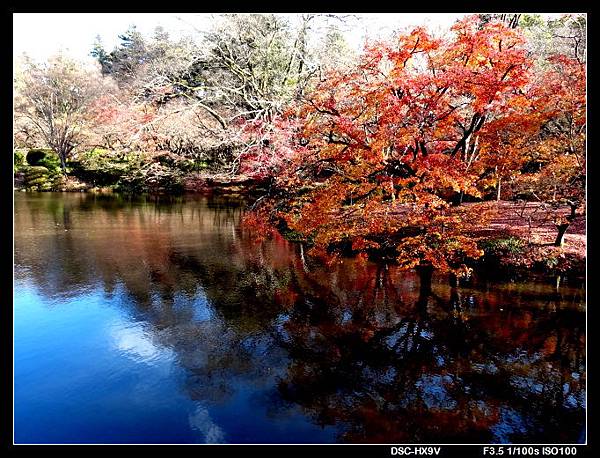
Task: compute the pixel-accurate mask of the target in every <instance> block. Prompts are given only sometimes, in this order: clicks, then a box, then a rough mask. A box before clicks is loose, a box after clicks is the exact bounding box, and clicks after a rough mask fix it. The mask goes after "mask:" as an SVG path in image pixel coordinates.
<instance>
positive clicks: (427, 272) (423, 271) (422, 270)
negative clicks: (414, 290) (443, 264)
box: [417, 263, 433, 296]
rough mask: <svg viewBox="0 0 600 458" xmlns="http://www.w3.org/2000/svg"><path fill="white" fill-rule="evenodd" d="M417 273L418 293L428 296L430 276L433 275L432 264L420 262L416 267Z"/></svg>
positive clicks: (429, 292)
mask: <svg viewBox="0 0 600 458" xmlns="http://www.w3.org/2000/svg"><path fill="white" fill-rule="evenodd" d="M417 273H418V274H419V280H420V295H422V296H429V295H430V294H431V277H432V276H433V266H432V265H431V264H426V263H422V264H420V265H419V266H418V267H417Z"/></svg>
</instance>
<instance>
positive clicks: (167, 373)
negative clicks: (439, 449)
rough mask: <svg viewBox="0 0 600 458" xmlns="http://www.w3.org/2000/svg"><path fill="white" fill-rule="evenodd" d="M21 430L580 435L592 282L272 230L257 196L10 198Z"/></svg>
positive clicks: (237, 439)
mask: <svg viewBox="0 0 600 458" xmlns="http://www.w3.org/2000/svg"><path fill="white" fill-rule="evenodd" d="M14 204H15V215H14V218H15V220H14V229H15V239H14V248H15V253H14V269H15V273H14V383H15V386H14V440H15V442H16V443H103V444H108V443H136V444H138V443H139V444H141V443H394V444H398V443H407V444H408V443H578V442H582V441H584V440H585V434H584V431H585V408H586V392H585V388H586V371H585V361H586V360H585V356H586V355H585V338H586V336H585V330H586V314H585V305H586V304H585V288H584V284H583V281H580V282H576V281H575V282H571V283H570V284H566V283H563V284H562V285H561V286H560V288H558V289H557V288H556V285H555V283H554V282H553V281H552V279H547V280H545V279H539V278H538V279H531V280H528V281H520V282H511V281H499V280H496V281H491V280H489V279H476V281H474V283H473V284H472V285H471V286H469V287H468V288H466V287H462V288H458V289H451V288H450V287H449V286H448V282H447V280H446V278H444V277H443V276H439V277H438V276H434V282H433V286H432V291H431V294H423V293H422V292H421V291H420V288H419V282H418V278H417V277H416V275H415V274H414V273H411V272H402V271H399V270H398V269H396V268H395V267H394V266H391V265H390V266H385V265H377V264H374V263H368V262H366V263H365V262H359V261H355V260H351V259H346V260H344V261H343V262H342V263H339V264H336V265H334V266H329V267H327V266H322V265H320V264H318V263H316V262H315V261H314V260H311V258H310V257H309V256H308V255H307V254H306V253H305V250H304V248H303V247H302V246H301V245H299V244H294V243H290V242H287V241H286V240H284V239H283V238H281V237H278V236H275V237H274V238H271V239H268V240H261V238H260V237H258V236H257V235H259V234H253V233H252V231H250V230H249V229H247V228H245V227H244V226H243V225H242V224H241V217H242V215H243V213H244V208H245V206H244V204H243V202H241V201H239V200H236V199H233V198H229V199H228V198H224V197H221V198H206V197H199V196H191V197H181V198H171V199H158V198H136V199H133V198H128V197H125V196H118V195H97V194H96V195H95V194H84V193H81V194H79V193H40V194H36V193H20V192H17V193H15V195H14Z"/></svg>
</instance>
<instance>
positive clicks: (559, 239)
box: [554, 223, 569, 246]
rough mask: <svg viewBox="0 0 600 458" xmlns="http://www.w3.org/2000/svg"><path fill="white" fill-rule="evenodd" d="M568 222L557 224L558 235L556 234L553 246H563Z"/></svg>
mask: <svg viewBox="0 0 600 458" xmlns="http://www.w3.org/2000/svg"><path fill="white" fill-rule="evenodd" d="M568 227H569V224H568V223H567V224H558V225H557V226H556V228H557V229H558V235H557V236H556V240H555V241H554V246H563V243H565V233H566V232H567V228H568Z"/></svg>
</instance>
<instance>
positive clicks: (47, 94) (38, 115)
mask: <svg viewBox="0 0 600 458" xmlns="http://www.w3.org/2000/svg"><path fill="white" fill-rule="evenodd" d="M106 88H107V85H106V82H105V81H103V79H102V77H101V75H100V73H99V72H98V71H97V70H96V71H94V70H88V69H85V68H83V66H82V65H81V64H79V63H78V62H75V61H73V60H71V59H68V58H66V57H64V56H61V55H58V56H55V57H52V58H51V59H49V61H48V62H47V63H44V64H37V63H35V62H33V61H31V60H27V61H26V62H25V65H24V67H23V69H22V73H21V74H20V75H18V76H17V78H16V79H15V107H14V108H15V118H16V119H15V121H17V120H19V121H22V119H19V118H25V120H26V121H27V122H28V123H30V124H31V125H32V126H33V128H34V129H35V130H37V131H38V132H39V134H40V135H41V137H42V139H43V141H44V142H45V143H46V146H48V147H50V148H52V149H53V150H54V151H56V153H57V154H58V156H59V158H60V162H61V166H62V168H63V171H64V170H65V169H66V161H67V158H68V157H69V155H70V154H71V153H72V152H73V150H74V149H75V148H76V147H77V146H79V144H80V143H81V140H82V139H83V136H84V132H83V130H84V127H85V126H86V123H87V119H86V115H87V114H88V110H89V108H90V107H91V104H92V102H93V101H94V100H95V99H96V98H97V97H98V95H99V94H102V93H105V90H106Z"/></svg>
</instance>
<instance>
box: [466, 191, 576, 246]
mask: <svg viewBox="0 0 600 458" xmlns="http://www.w3.org/2000/svg"><path fill="white" fill-rule="evenodd" d="M465 205H482V204H465ZM483 205H485V207H486V208H488V209H490V210H492V212H493V216H492V218H491V220H490V222H489V223H488V224H487V225H486V227H485V228H482V230H481V231H480V235H485V236H487V237H494V236H502V235H506V236H508V235H516V236H518V237H520V238H522V239H524V240H528V241H530V242H531V243H533V244H536V245H550V244H552V243H553V242H554V240H555V238H556V235H557V230H556V227H555V225H554V223H553V218H554V216H555V215H557V214H560V215H562V216H566V215H568V214H569V208H568V207H567V206H565V207H564V208H560V209H559V210H556V211H554V210H552V209H550V208H549V207H548V206H547V205H546V206H544V205H543V204H541V203H538V202H508V201H501V202H486V203H485V204H483ZM581 212H582V209H580V210H578V214H579V213H581ZM586 246H587V237H586V217H585V215H583V216H580V217H578V218H576V219H575V221H574V222H573V223H572V224H571V225H570V226H569V229H568V230H567V233H566V235H565V239H564V245H563V251H564V252H565V254H573V255H576V256H578V257H585V256H586Z"/></svg>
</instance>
